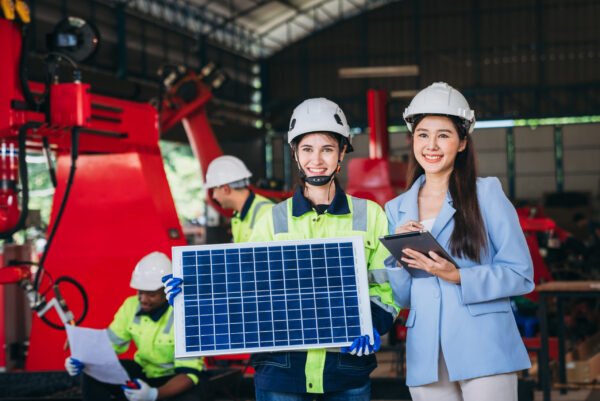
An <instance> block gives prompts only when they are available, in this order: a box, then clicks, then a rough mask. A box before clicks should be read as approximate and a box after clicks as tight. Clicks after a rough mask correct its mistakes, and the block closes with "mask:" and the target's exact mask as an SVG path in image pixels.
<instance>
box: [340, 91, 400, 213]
mask: <svg viewBox="0 0 600 401" xmlns="http://www.w3.org/2000/svg"><path fill="white" fill-rule="evenodd" d="M367 112H368V120H369V157H368V158H353V159H351V160H350V162H349V163H348V183H347V184H346V191H347V192H348V193H349V194H350V195H353V196H357V197H359V198H365V199H370V200H372V201H375V202H377V203H379V204H380V205H381V206H383V205H384V204H385V203H386V202H387V201H389V200H390V199H392V198H393V197H395V196H396V195H399V194H400V192H401V191H403V190H404V189H405V188H406V168H407V164H406V163H404V162H401V161H392V160H390V158H389V134H388V131H387V91H383V90H375V89H370V90H369V91H368V92H367Z"/></svg>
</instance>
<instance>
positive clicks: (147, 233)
mask: <svg viewBox="0 0 600 401" xmlns="http://www.w3.org/2000/svg"><path fill="white" fill-rule="evenodd" d="M26 30H27V25H26V24H25V23H19V22H17V21H10V20H6V19H0V48H2V49H3V51H4V54H5V58H4V60H3V62H2V64H0V71H1V72H2V76H3V79H2V80H1V81H0V180H1V183H2V185H1V186H0V233H1V235H2V238H4V239H7V240H10V239H11V237H12V234H13V233H15V232H16V231H17V230H20V229H21V228H23V224H24V221H25V217H26V215H27V201H28V192H27V167H26V164H25V155H26V152H27V151H36V150H45V151H51V152H53V153H54V154H55V155H56V173H55V176H54V179H55V182H56V183H57V186H56V191H55V195H54V202H53V207H52V212H51V217H50V227H49V233H50V234H49V236H48V242H47V245H46V251H45V252H44V253H43V254H42V256H41V258H40V260H39V262H37V261H36V255H33V254H32V252H23V250H22V249H18V250H17V251H11V252H9V251H8V250H9V249H11V246H10V245H7V242H6V241H5V250H7V252H5V254H4V260H3V265H4V267H1V268H0V284H4V285H3V286H0V344H2V345H4V344H6V342H7V337H6V330H5V329H6V328H7V327H11V325H12V324H13V322H11V321H9V320H10V319H12V318H14V316H11V315H10V314H7V313H5V311H6V310H7V308H9V307H10V306H11V304H14V303H15V300H14V299H11V297H14V296H15V295H14V294H16V292H15V291H14V290H13V288H14V287H15V286H17V285H18V286H20V287H21V288H22V289H23V290H24V291H25V292H26V294H27V295H28V299H29V302H30V304H31V307H32V308H33V311H34V317H33V320H32V323H31V326H32V327H31V335H30V338H29V349H28V353H27V360H26V366H25V368H26V370H55V369H56V370H57V369H62V365H63V361H64V358H65V356H66V355H67V351H66V350H65V348H64V347H63V344H65V339H66V336H65V333H64V331H62V330H58V329H61V328H62V326H63V323H64V322H67V321H72V322H76V323H78V322H81V320H82V319H83V317H84V316H85V315H86V313H87V318H86V320H85V323H84V324H85V325H86V326H88V327H99V328H101V327H106V326H107V325H108V323H110V321H111V319H112V317H113V314H114V312H115V311H116V309H117V308H118V306H119V305H120V303H121V302H122V301H123V299H124V298H125V297H126V296H128V295H131V294H133V291H132V290H131V289H130V288H129V285H128V283H129V277H130V274H131V270H132V268H133V266H134V264H135V263H136V262H137V261H138V260H139V258H140V257H142V256H143V255H145V254H147V253H148V252H150V251H155V250H157V251H162V252H165V253H167V254H170V249H171V247H172V246H175V245H184V244H185V241H184V236H183V233H182V230H181V226H180V223H179V220H178V217H177V214H176V211H175V206H174V204H173V199H172V196H171V194H170V190H169V186H168V183H167V179H166V175H165V172H164V167H163V161H162V157H161V154H160V150H159V147H158V140H159V124H160V125H162V127H163V130H167V129H169V128H170V127H172V126H173V125H175V124H177V123H179V122H183V124H184V126H185V128H186V132H187V133H188V135H189V136H190V143H191V144H192V147H193V149H194V150H195V152H196V155H197V156H198V159H199V160H200V163H201V165H202V168H203V171H206V166H207V165H208V163H209V162H210V161H211V160H212V159H213V158H214V157H216V156H219V155H220V154H221V153H222V152H221V149H220V147H219V145H218V143H217V141H216V139H215V138H214V135H213V132H212V130H211V128H210V125H209V124H208V120H207V117H206V114H205V111H204V106H205V105H206V103H207V102H208V101H209V100H210V98H211V86H209V85H207V84H205V83H203V82H202V81H201V79H203V78H205V76H203V75H202V74H200V75H193V74H191V73H190V74H189V77H188V78H186V79H180V80H179V81H178V85H179V86H174V87H173V88H172V89H173V90H172V91H169V92H168V93H166V95H165V96H164V102H163V104H162V106H164V109H162V110H161V111H162V113H161V115H162V119H161V120H159V115H158V113H157V110H156V109H155V108H154V107H153V106H151V105H149V104H142V103H135V102H128V101H123V100H119V99H115V98H110V97H105V96H98V95H95V94H93V93H91V92H90V87H89V85H87V84H83V83H81V76H80V73H79V70H78V68H77V65H76V62H77V61H81V59H83V58H85V57H84V56H87V55H89V54H91V53H92V52H93V51H94V49H95V46H96V44H97V35H96V34H95V32H94V30H93V28H92V27H90V26H89V25H87V24H86V23H85V21H83V20H80V19H76V18H69V19H68V20H66V21H63V22H62V23H61V24H59V25H58V27H57V30H56V31H55V32H54V33H53V36H51V37H49V41H53V44H54V45H56V46H57V47H60V46H63V48H64V50H65V51H64V53H60V54H58V53H51V55H50V56H49V57H48V59H47V60H46V62H47V66H48V72H49V76H50V80H49V81H48V82H46V83H45V84H39V83H31V82H29V81H28V80H27V76H26V69H27V65H26V62H27V57H26V56H27V54H26V52H27V49H25V46H24V45H23V43H24V40H23V38H24V33H25V32H26ZM82 38H83V39H82ZM79 40H87V43H85V44H82V46H79V43H78V41H79ZM84 53H88V54H84ZM65 61H67V62H68V63H70V64H71V65H72V67H73V79H72V80H70V82H65V83H59V82H58V81H57V80H56V79H57V78H56V77H58V73H57V71H58V69H60V68H61V64H62V63H64V62H65ZM204 72H205V73H208V72H207V71H204ZM205 75H207V74H205ZM186 83H193V85H194V87H195V89H196V91H197V92H196V93H195V94H194V96H193V99H188V100H189V101H185V99H184V98H183V97H182V96H179V95H180V94H179V93H178V92H177V89H178V88H180V87H181V85H184V84H186ZM213 83H214V79H213ZM179 101H181V102H180V103H177V102H179ZM160 109H161V107H159V110H160ZM75 171H76V173H75ZM19 181H20V183H21V187H22V194H21V199H22V200H21V204H20V205H19V196H18V192H19V190H18V183H19ZM12 248H15V247H14V246H12ZM17 248H18V247H17ZM11 255H12V256H11ZM15 255H18V256H15ZM59 287H60V288H59ZM46 289H47V290H46ZM52 293H53V294H54V295H53V296H52V295H51V294H52ZM19 295H20V294H19ZM6 352H7V347H0V369H2V368H4V369H6V367H7V366H6V361H7V355H6Z"/></svg>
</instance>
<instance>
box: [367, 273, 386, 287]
mask: <svg viewBox="0 0 600 401" xmlns="http://www.w3.org/2000/svg"><path fill="white" fill-rule="evenodd" d="M367 274H368V277H369V283H377V284H385V283H387V282H388V274H387V270H385V269H375V270H369V272H368V273H367Z"/></svg>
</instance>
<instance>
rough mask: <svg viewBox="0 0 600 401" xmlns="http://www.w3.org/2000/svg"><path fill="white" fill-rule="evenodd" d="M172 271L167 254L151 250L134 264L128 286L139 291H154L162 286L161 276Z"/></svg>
mask: <svg viewBox="0 0 600 401" xmlns="http://www.w3.org/2000/svg"><path fill="white" fill-rule="evenodd" d="M172 272H173V269H172V268H171V261H170V260H169V258H168V257H167V255H165V254H164V253H161V252H152V253H149V254H148V255H146V256H144V257H143V258H142V259H140V261H139V262H138V263H137V265H135V269H133V274H132V275H131V282H130V283H129V286H130V287H131V288H134V289H136V290H140V291H156V290H158V289H159V288H161V287H162V286H163V284H162V280H161V279H162V277H163V276H164V275H167V274H171V273H172Z"/></svg>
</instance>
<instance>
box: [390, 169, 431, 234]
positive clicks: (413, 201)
mask: <svg viewBox="0 0 600 401" xmlns="http://www.w3.org/2000/svg"><path fill="white" fill-rule="evenodd" d="M423 182H425V176H424V175H422V176H420V177H419V178H417V180H416V181H415V182H414V184H413V185H412V186H411V187H410V189H409V190H408V191H406V192H405V193H404V195H403V196H402V203H401V204H400V206H399V207H398V220H397V221H396V227H397V226H398V225H400V224H404V223H405V222H407V221H409V220H414V221H419V190H420V189H421V186H422V185H423Z"/></svg>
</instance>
